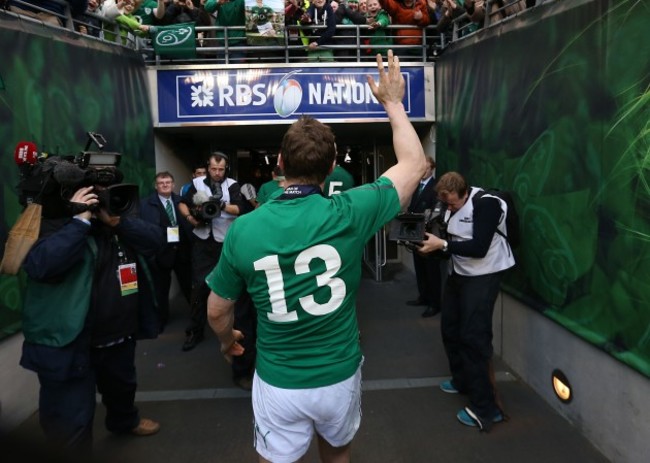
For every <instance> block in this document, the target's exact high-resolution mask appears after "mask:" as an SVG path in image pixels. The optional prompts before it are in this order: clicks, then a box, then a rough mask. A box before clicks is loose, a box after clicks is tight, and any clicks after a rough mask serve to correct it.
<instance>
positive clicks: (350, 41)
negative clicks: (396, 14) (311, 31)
mask: <svg viewBox="0 0 650 463" xmlns="http://www.w3.org/2000/svg"><path fill="white" fill-rule="evenodd" d="M352 4H354V5H355V8H351V7H350V5H352ZM330 5H331V6H332V10H333V11H334V15H335V16H336V24H337V28H336V38H335V39H334V43H335V44H336V45H347V46H348V48H346V49H344V50H335V52H334V54H335V55H336V56H337V57H341V58H343V60H348V61H349V60H351V59H352V58H354V57H355V56H356V55H357V49H358V45H360V44H357V31H356V29H353V28H351V27H350V28H339V27H338V26H352V25H354V24H360V25H361V24H366V17H365V16H364V15H363V13H361V12H359V9H358V8H357V6H358V0H348V2H347V5H346V4H345V3H343V2H341V3H337V2H335V1H332V2H331V3H330ZM364 32H365V31H364V30H361V31H359V35H363V33H364Z"/></svg>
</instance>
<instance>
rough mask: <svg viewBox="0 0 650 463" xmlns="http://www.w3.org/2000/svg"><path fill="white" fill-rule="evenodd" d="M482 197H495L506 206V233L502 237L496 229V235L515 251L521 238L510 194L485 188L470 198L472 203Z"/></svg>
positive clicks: (515, 209) (517, 218) (517, 216)
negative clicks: (501, 237)
mask: <svg viewBox="0 0 650 463" xmlns="http://www.w3.org/2000/svg"><path fill="white" fill-rule="evenodd" d="M483 195H491V196H496V197H497V198H499V199H502V200H503V201H505V203H506V204H507V205H508V213H507V214H506V233H507V235H504V234H503V233H502V232H501V231H500V230H499V229H498V228H497V233H498V234H500V235H501V236H503V237H504V238H505V239H506V240H507V241H508V244H509V245H510V247H511V248H512V249H515V248H516V247H517V246H519V243H520V241H521V238H520V236H519V214H518V213H517V208H516V207H515V201H514V199H513V198H512V193H511V192H509V191H506V190H499V189H498V188H485V189H483V190H480V191H479V192H478V193H476V194H475V195H474V196H473V197H472V201H474V200H477V199H479V198H481V197H482V196H483Z"/></svg>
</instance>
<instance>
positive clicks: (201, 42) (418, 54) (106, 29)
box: [0, 0, 549, 64]
mask: <svg viewBox="0 0 650 463" xmlns="http://www.w3.org/2000/svg"><path fill="white" fill-rule="evenodd" d="M13 1H14V3H16V4H17V6H19V7H20V6H21V5H24V6H26V7H29V8H32V9H35V10H37V11H41V12H46V13H49V14H52V15H54V16H56V17H58V18H59V21H60V22H61V24H62V26H60V27H61V28H63V29H67V30H69V31H74V32H75V33H78V34H79V32H78V29H79V26H85V27H86V28H87V29H88V30H97V31H98V32H99V34H98V35H99V37H94V36H92V35H86V37H89V38H93V39H97V40H103V41H105V42H113V43H115V44H117V45H122V46H126V47H129V48H133V49H137V50H140V51H142V54H143V58H144V60H145V62H146V63H147V64H165V63H172V62H173V63H174V64H180V63H181V62H183V63H186V62H188V61H189V62H194V63H196V62H202V63H224V64H233V63H237V62H240V63H241V62H243V61H242V59H241V58H238V59H232V58H231V54H236V53H237V52H239V53H241V52H244V53H246V58H245V59H246V61H247V62H250V61H256V62H264V61H268V62H278V61H280V62H285V63H290V62H295V61H300V62H304V61H306V60H308V58H307V57H306V56H305V52H306V46H305V45H304V44H303V43H302V39H310V38H316V37H317V36H315V35H310V34H313V32H312V31H314V30H317V29H324V28H325V27H324V26H313V25H310V26H300V25H287V27H286V29H285V34H284V36H283V39H282V43H279V44H277V43H276V44H273V45H247V44H246V45H239V43H240V41H241V40H242V39H241V38H240V37H236V38H230V37H229V33H231V32H233V31H243V30H245V27H244V26H232V27H220V26H197V27H196V29H195V30H196V32H197V38H196V45H197V46H196V50H197V53H196V54H197V58H196V59H192V60H188V59H184V60H178V59H174V60H172V59H169V58H165V57H161V56H158V55H156V53H155V51H154V49H153V46H152V44H151V39H146V38H145V39H141V38H138V37H136V36H135V35H134V34H133V32H132V31H131V30H130V29H128V28H127V27H125V26H123V25H121V24H119V23H117V22H116V21H114V20H111V19H107V18H105V17H104V16H102V15H98V14H94V13H89V12H86V13H83V15H82V17H79V18H73V17H72V14H71V12H70V5H69V4H68V3H67V2H65V1H63V0H51V1H53V2H56V3H57V4H59V5H60V6H62V7H63V11H64V14H59V13H57V12H53V11H49V10H47V9H45V8H42V7H40V6H37V5H34V4H31V3H26V2H24V1H23V0H13ZM499 1H504V4H502V5H501V6H498V7H497V8H495V6H497V2H499ZM519 1H520V0H486V1H485V17H484V20H483V21H482V24H480V25H478V26H479V29H480V28H487V27H489V26H491V25H494V24H497V23H499V22H501V21H505V20H508V19H509V18H510V17H511V16H506V15H505V11H506V9H507V8H508V7H510V6H513V5H515V4H517V3H518V2H519ZM545 1H549V0H535V6H537V5H539V4H541V3H544V2H545ZM0 11H3V10H0ZM8 14H12V13H8ZM18 16H21V17H22V18H25V19H26V20H29V21H36V22H40V21H39V20H38V19H36V18H32V17H28V16H22V15H18ZM497 16H498V17H499V19H495V18H497ZM84 17H87V18H92V19H96V20H98V21H100V22H101V28H99V27H97V26H95V25H93V24H91V23H89V22H88V21H87V20H84ZM44 26H46V27H56V26H52V25H51V24H44ZM474 27H476V24H475V23H473V22H472V21H471V20H470V18H469V16H468V15H467V13H463V14H461V15H459V16H458V17H456V18H454V19H453V20H452V31H451V34H450V36H449V35H448V34H445V33H441V32H439V31H438V29H437V27H436V26H428V27H426V28H419V27H418V26H413V25H402V24H399V25H398V24H393V25H390V26H387V27H386V28H384V30H385V31H386V32H388V33H389V34H388V35H387V37H388V38H392V39H393V40H395V38H396V37H397V36H396V35H395V34H394V33H392V32H391V31H396V30H398V29H399V30H403V29H422V32H423V33H422V40H421V43H420V44H418V45H398V44H396V43H393V44H391V45H375V44H373V45H372V46H370V45H369V44H366V43H365V39H369V38H371V37H373V34H371V33H370V32H369V31H370V29H369V27H368V26H367V25H354V24H352V25H342V24H340V25H337V27H336V28H337V31H341V32H343V33H344V32H345V31H346V30H347V31H351V30H353V31H354V35H345V34H343V35H342V36H341V35H336V36H335V37H334V39H333V43H332V44H329V45H322V46H319V50H331V51H332V52H333V53H334V55H335V56H334V59H335V60H336V62H363V61H371V60H374V54H373V55H369V54H366V53H365V50H366V49H367V48H372V49H373V51H376V52H383V51H385V50H387V49H388V48H390V49H392V50H393V51H394V52H395V53H397V54H403V52H406V51H408V52H409V55H412V57H413V59H414V60H417V61H421V62H426V61H432V60H435V59H436V58H437V57H438V56H439V55H440V54H441V53H442V51H443V50H444V49H445V47H446V46H447V45H448V44H449V43H451V42H454V41H456V40H460V39H463V38H466V37H469V36H470V35H473V34H474V33H476V32H477V30H474V29H473V28H474ZM217 32H220V33H222V34H223V37H216V35H217V34H216V33H217ZM118 38H119V40H118ZM353 38H354V43H352V42H350V43H348V44H341V43H340V40H341V39H343V40H352V39H353ZM250 52H259V55H258V56H255V54H254V53H250ZM342 52H345V54H343V53H342ZM217 55H219V57H217ZM221 55H223V58H221ZM402 59H403V61H404V60H405V59H404V58H402ZM407 59H408V58H407Z"/></svg>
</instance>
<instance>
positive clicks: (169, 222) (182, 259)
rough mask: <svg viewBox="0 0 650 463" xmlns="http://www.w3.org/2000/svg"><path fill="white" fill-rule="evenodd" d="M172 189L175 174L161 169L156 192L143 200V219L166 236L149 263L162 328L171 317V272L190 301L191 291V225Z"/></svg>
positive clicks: (156, 183)
mask: <svg viewBox="0 0 650 463" xmlns="http://www.w3.org/2000/svg"><path fill="white" fill-rule="evenodd" d="M173 189H174V176H173V175H172V174H171V173H169V172H166V171H165V172H159V173H157V174H156V179H155V190H156V191H155V192H154V193H152V194H151V195H150V196H147V197H146V198H144V199H143V200H142V201H141V203H140V216H141V218H142V219H143V220H145V221H147V222H150V223H152V224H154V225H157V226H159V227H160V228H162V229H163V230H164V231H165V236H166V238H167V239H166V243H165V245H164V246H162V247H161V248H160V251H159V252H158V253H157V254H156V256H155V257H154V258H152V259H151V262H150V263H151V270H152V273H153V276H154V281H155V284H156V299H158V301H159V306H160V312H161V313H160V321H161V330H162V329H163V328H164V327H165V325H166V324H167V321H168V320H169V288H170V286H171V280H172V271H174V273H175V274H176V279H177V280H178V285H179V287H180V289H181V292H182V293H183V296H184V297H185V299H187V302H188V303H189V302H190V296H191V294H192V266H191V255H192V250H191V242H192V241H191V240H192V237H191V236H192V235H191V233H192V226H191V225H190V224H189V223H188V222H187V219H186V218H185V217H184V216H183V214H181V213H180V212H179V210H178V203H179V202H180V200H181V197H180V196H179V195H177V194H176V193H174V192H173Z"/></svg>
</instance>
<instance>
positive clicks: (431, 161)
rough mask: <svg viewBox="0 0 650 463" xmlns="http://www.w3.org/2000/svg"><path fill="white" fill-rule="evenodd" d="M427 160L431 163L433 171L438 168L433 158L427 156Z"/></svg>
mask: <svg viewBox="0 0 650 463" xmlns="http://www.w3.org/2000/svg"><path fill="white" fill-rule="evenodd" d="M425 159H426V161H427V162H428V163H429V165H430V166H431V169H435V168H436V161H434V160H433V158H432V157H431V156H425Z"/></svg>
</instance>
